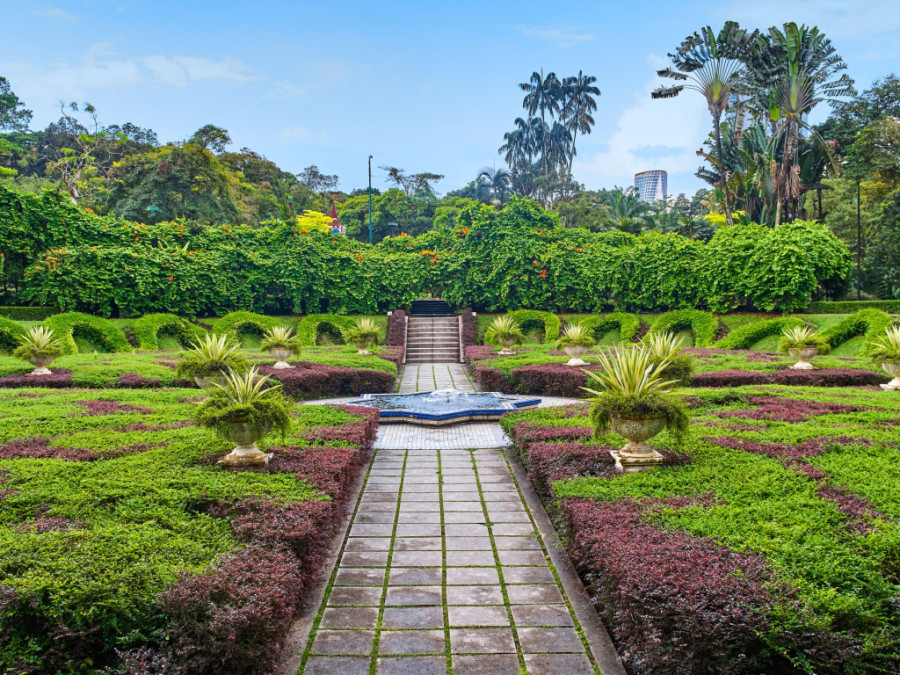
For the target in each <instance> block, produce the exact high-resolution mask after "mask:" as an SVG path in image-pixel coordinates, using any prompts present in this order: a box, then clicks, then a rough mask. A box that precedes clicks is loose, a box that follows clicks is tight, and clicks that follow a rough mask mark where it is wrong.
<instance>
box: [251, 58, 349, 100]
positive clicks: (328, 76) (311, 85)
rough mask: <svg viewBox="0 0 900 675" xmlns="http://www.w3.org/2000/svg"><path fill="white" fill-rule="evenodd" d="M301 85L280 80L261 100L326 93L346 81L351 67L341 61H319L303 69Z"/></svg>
mask: <svg viewBox="0 0 900 675" xmlns="http://www.w3.org/2000/svg"><path fill="white" fill-rule="evenodd" d="M304 70H305V73H304V76H303V79H304V81H303V83H302V84H300V85H296V84H294V83H293V82H291V81H290V80H281V81H279V82H276V83H275V86H274V87H273V88H272V89H270V90H269V91H267V92H266V93H265V94H264V95H263V98H276V99H279V98H285V99H287V98H301V97H303V96H306V95H308V94H312V93H315V92H319V91H327V90H328V89H329V88H330V87H334V85H335V84H337V83H338V82H342V81H345V80H347V79H348V78H349V77H350V74H351V72H352V69H351V67H350V66H349V65H348V64H347V63H345V62H343V61H320V62H318V63H312V64H308V65H307V66H306V67H305V69H304Z"/></svg>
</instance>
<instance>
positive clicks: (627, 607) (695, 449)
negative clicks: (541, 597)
mask: <svg viewBox="0 0 900 675" xmlns="http://www.w3.org/2000/svg"><path fill="white" fill-rule="evenodd" d="M686 398H687V401H688V402H689V404H690V405H691V407H692V408H693V411H692V412H693V420H692V431H691V433H690V436H689V438H688V440H687V441H686V444H685V447H684V448H683V449H676V448H675V447H674V445H673V444H672V442H671V440H670V439H668V438H667V436H666V434H663V435H662V436H660V437H659V441H658V442H657V445H658V447H659V449H660V450H662V451H664V454H665V455H666V459H667V462H666V464H667V466H663V467H660V468H657V469H654V470H652V471H648V472H644V473H638V474H630V475H621V474H616V473H615V472H614V471H613V462H612V459H611V458H610V457H609V450H610V449H612V448H615V447H618V446H619V445H621V443H622V439H621V438H619V437H617V436H614V435H608V436H601V437H599V438H592V437H591V425H590V422H589V419H588V417H587V413H588V406H587V405H586V404H581V405H577V406H570V407H566V408H559V409H545V410H540V411H533V412H523V413H515V414H511V415H509V416H508V417H507V418H505V419H504V420H503V422H502V424H503V426H504V428H505V429H506V430H507V433H509V434H510V436H511V437H512V438H513V439H514V441H515V449H516V452H517V453H518V454H519V455H520V457H522V459H523V461H524V462H525V463H526V465H527V466H528V468H529V470H530V473H531V476H532V479H533V481H534V483H535V485H536V486H537V488H538V490H539V492H540V493H541V494H542V497H543V498H544V499H545V501H546V502H547V503H548V505H549V506H550V510H551V512H552V513H554V514H555V516H556V518H557V522H558V523H559V526H560V527H561V528H562V529H563V530H564V531H565V533H566V535H567V541H568V553H569V555H570V557H571V559H572V561H573V563H574V564H575V565H576V567H577V568H578V569H579V571H580V573H581V575H582V578H583V579H584V581H585V583H586V585H587V587H588V589H589V592H590V593H591V595H592V597H593V599H594V601H595V603H596V606H597V608H598V611H599V612H600V614H601V616H602V617H603V618H604V620H605V622H606V625H607V627H608V629H609V630H610V632H611V634H612V635H613V638H614V640H615V641H616V644H617V647H618V649H619V651H620V654H621V655H622V657H623V659H624V660H625V663H626V666H627V667H628V668H629V670H631V671H632V672H636V673H673V672H684V673H692V672H728V673H737V672H746V673H760V672H765V673H795V672H806V673H813V672H815V673H839V672H840V673H845V672H897V670H898V668H900V649H898V640H900V619H898V614H897V597H898V570H900V524H898V517H900V499H898V496H897V495H898V493H897V485H898V470H900V445H898V443H897V438H898V437H897V429H898V424H900V398H898V397H897V396H896V395H895V394H892V393H886V392H883V391H881V390H880V389H876V388H874V387H869V388H857V389H842V390H835V389H822V388H812V387H790V388H786V387H778V386H771V385H770V386H762V387H742V388H741V389H738V390H734V389H731V390H729V389H725V390H709V389H695V390H693V391H691V392H690V393H689V394H688V395H687V397H686Z"/></svg>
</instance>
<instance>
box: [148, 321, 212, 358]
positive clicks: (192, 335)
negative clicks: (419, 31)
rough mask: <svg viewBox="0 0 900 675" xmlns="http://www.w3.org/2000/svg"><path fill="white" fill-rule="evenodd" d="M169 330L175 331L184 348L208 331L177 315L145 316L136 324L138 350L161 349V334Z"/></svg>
mask: <svg viewBox="0 0 900 675" xmlns="http://www.w3.org/2000/svg"><path fill="white" fill-rule="evenodd" d="M169 328H171V329H174V330H173V332H174V333H175V336H176V337H177V338H178V341H179V342H180V343H181V345H182V346H183V347H187V346H189V343H191V342H193V341H195V340H197V339H199V338H202V337H203V336H204V335H206V331H205V330H203V329H202V328H200V326H195V325H194V324H192V323H191V322H190V321H188V320H187V319H182V318H181V317H180V316H178V315H176V314H145V315H144V316H142V317H141V318H140V319H138V320H137V321H135V322H134V339H135V340H136V341H137V347H138V349H144V350H148V351H155V350H157V349H159V332H160V331H161V330H164V329H169Z"/></svg>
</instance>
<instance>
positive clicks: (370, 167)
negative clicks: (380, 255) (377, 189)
mask: <svg viewBox="0 0 900 675" xmlns="http://www.w3.org/2000/svg"><path fill="white" fill-rule="evenodd" d="M369 243H370V244H371V243H372V155H369Z"/></svg>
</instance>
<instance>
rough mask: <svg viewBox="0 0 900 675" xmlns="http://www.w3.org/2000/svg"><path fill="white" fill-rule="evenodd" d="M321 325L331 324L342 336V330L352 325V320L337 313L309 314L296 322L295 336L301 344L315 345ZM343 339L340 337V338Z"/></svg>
mask: <svg viewBox="0 0 900 675" xmlns="http://www.w3.org/2000/svg"><path fill="white" fill-rule="evenodd" d="M322 325H327V326H331V327H332V328H334V329H335V331H337V332H338V333H340V334H341V336H343V334H344V331H345V330H347V329H348V328H351V327H352V326H353V325H354V320H353V319H351V318H350V317H348V316H340V315H338V314H310V315H309V316H304V317H303V318H302V319H300V321H299V322H298V323H297V336H298V337H299V338H300V341H301V342H302V343H303V344H305V345H315V344H316V340H318V338H319V327H320V326H322ZM343 339H344V338H343V337H341V340H343Z"/></svg>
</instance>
